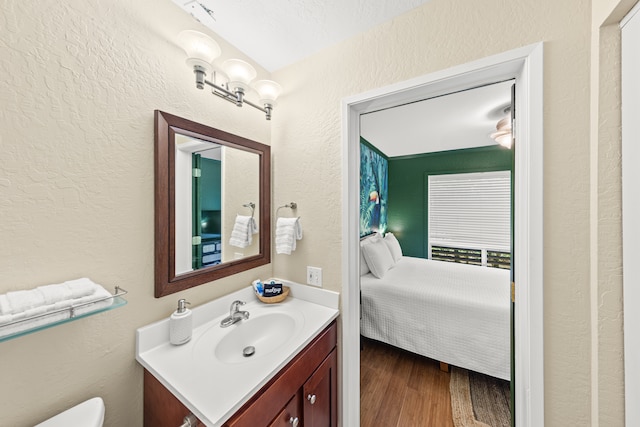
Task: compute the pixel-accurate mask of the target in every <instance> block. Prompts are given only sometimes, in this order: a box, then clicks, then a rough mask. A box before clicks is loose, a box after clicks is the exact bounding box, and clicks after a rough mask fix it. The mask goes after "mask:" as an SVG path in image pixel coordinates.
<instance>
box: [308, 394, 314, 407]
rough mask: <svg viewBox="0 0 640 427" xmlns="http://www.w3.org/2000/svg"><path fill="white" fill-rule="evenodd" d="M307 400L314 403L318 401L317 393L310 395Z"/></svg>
mask: <svg viewBox="0 0 640 427" xmlns="http://www.w3.org/2000/svg"><path fill="white" fill-rule="evenodd" d="M307 400H308V401H309V402H311V404H312V405H313V404H314V403H316V395H315V394H310V395H308V396H307Z"/></svg>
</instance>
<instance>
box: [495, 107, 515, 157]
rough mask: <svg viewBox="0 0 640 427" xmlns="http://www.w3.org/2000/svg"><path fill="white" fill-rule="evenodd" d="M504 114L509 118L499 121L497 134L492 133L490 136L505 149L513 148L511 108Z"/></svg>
mask: <svg viewBox="0 0 640 427" xmlns="http://www.w3.org/2000/svg"><path fill="white" fill-rule="evenodd" d="M504 112H505V114H507V116H506V117H504V118H502V119H500V120H499V121H498V123H497V124H496V132H494V133H492V134H491V135H490V136H491V138H493V139H494V140H495V141H496V142H497V143H498V144H500V145H502V146H503V147H506V148H511V143H512V141H513V136H512V134H511V114H509V113H510V112H511V107H507V108H505V110H504Z"/></svg>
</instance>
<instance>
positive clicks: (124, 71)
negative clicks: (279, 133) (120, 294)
mask: <svg viewBox="0 0 640 427" xmlns="http://www.w3.org/2000/svg"><path fill="white" fill-rule="evenodd" d="M184 29H199V30H201V31H202V30H205V29H204V28H202V27H201V26H200V25H199V24H198V23H197V22H195V21H193V20H192V19H191V18H190V17H189V16H187V15H185V14H184V13H183V12H182V11H181V10H180V9H179V8H178V6H176V5H174V4H173V3H172V2H170V1H156V0H140V1H135V2H132V1H129V0H109V1H108V2H105V1H100V0H89V1H68V2H59V1H54V0H44V1H38V2H34V1H20V0H6V1H3V2H2V7H1V8H0V75H1V76H2V77H1V78H0V151H1V152H2V160H1V161H0V218H1V221H0V241H1V242H2V243H1V244H0V293H5V292H8V291H12V290H18V289H28V288H33V287H35V286H38V285H43V284H47V283H60V282H61V281H63V280H68V279H72V278H77V277H82V276H87V277H90V278H92V279H93V280H95V281H96V282H98V283H102V284H104V285H105V286H107V287H108V288H109V289H110V290H113V287H114V286H115V285H119V286H121V287H123V288H124V289H127V290H128V291H129V294H128V295H127V296H126V298H127V300H128V301H129V304H128V305H126V306H125V307H123V308H119V309H117V310H113V311H110V312H107V313H103V314H100V315H96V316H92V317H89V318H86V319H82V320H78V321H76V322H72V323H69V324H65V325H62V326H57V327H55V328H51V329H48V330H46V331H41V332H37V333H34V334H31V335H28V336H25V337H21V338H18V339H14V340H11V341H7V342H2V343H0V378H2V380H0V383H1V384H2V386H1V387H0V425H3V426H16V427H24V426H33V425H35V424H37V423H38V422H40V421H42V420H43V419H45V418H47V417H50V416H52V415H54V414H55V413H56V412H59V411H62V410H63V409H65V408H68V407H70V406H73V405H74V404H76V403H78V402H80V401H82V400H85V399H88V398H90V397H92V396H96V395H97V396H102V397H103V398H104V400H105V404H106V420H105V425H106V426H107V427H115V426H118V427H120V426H131V427H137V426H141V425H142V369H141V368H140V366H139V365H138V364H137V363H136V362H135V360H134V343H135V329H136V328H138V327H140V326H143V325H146V324H148V323H151V322H153V321H156V320H159V319H161V318H165V317H167V316H169V315H170V314H171V312H173V311H174V310H175V307H176V305H177V300H178V299H179V298H186V299H187V300H188V301H190V302H191V303H192V304H193V305H194V306H197V305H199V304H202V303H203V302H206V301H210V300H211V299H213V298H216V297H218V296H221V295H225V294H228V293H230V292H232V291H235V290H237V289H240V288H241V287H244V286H248V285H249V284H250V283H251V281H252V280H254V279H256V278H257V277H269V276H271V274H272V269H271V265H266V266H263V267H260V268H256V269H254V270H252V271H249V272H246V273H243V274H240V275H236V276H233V277H229V278H225V279H223V280H219V281H217V282H215V283H214V284H210V285H205V286H200V287H198V288H195V289H192V290H188V291H184V292H180V293H178V294H173V295H171V296H168V297H165V298H161V299H156V298H154V297H153V259H154V257H153V249H154V234H153V218H154V216H153V215H154V214H153V210H154V200H153V193H154V192H153V187H154V185H153V183H154V170H153V148H154V127H153V112H154V110H155V109H159V110H162V111H166V112H168V113H172V114H176V115H179V116H183V117H186V118H188V119H190V120H195V121H198V122H201V123H204V124H207V125H209V126H213V127H217V128H220V129H223V130H225V131H227V132H231V133H235V134H239V135H241V136H244V137H247V138H250V139H253V140H256V141H260V142H263V143H266V144H270V124H269V122H267V121H266V120H265V119H264V114H263V113H261V112H259V111H257V110H254V109H252V108H243V109H239V108H237V107H236V106H235V105H233V104H231V103H227V102H222V101H221V100H220V99H218V98H217V97H215V96H213V95H211V93H209V91H206V90H205V91H199V90H197V89H196V87H195V82H194V76H193V71H192V70H189V69H188V68H187V66H186V65H185V63H184V61H185V53H184V51H183V50H182V49H181V48H180V47H179V46H178V45H177V43H176V36H177V34H178V33H179V32H180V31H182V30H184ZM205 31H206V30H205ZM217 41H218V43H219V44H220V45H221V47H222V50H223V57H222V58H220V61H224V60H225V59H228V58H229V57H239V58H242V59H245V60H248V58H246V57H245V56H244V55H243V54H242V53H241V52H239V51H238V50H237V49H235V48H233V47H232V46H230V45H229V44H228V43H226V42H225V41H224V40H222V39H220V38H217ZM256 68H257V69H258V72H259V78H269V77H270V76H269V75H268V73H266V72H265V71H264V70H262V69H260V67H257V66H256Z"/></svg>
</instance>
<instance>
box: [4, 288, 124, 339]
mask: <svg viewBox="0 0 640 427" xmlns="http://www.w3.org/2000/svg"><path fill="white" fill-rule="evenodd" d="M87 280H88V279H87ZM92 283H93V282H92ZM34 291H35V290H34ZM2 296H3V295H0V297H2ZM99 300H100V301H99ZM81 304H86V305H81ZM111 304H113V296H112V295H111V294H110V293H109V291H107V290H106V289H104V288H103V287H102V286H100V285H97V284H95V283H94V284H93V287H92V293H91V294H90V295H86V296H83V297H80V298H73V299H66V300H64V301H58V302H56V303H55V304H48V305H43V306H39V307H35V308H31V309H28V310H25V311H22V312H20V313H16V314H11V315H3V316H0V338H2V337H6V336H9V335H14V334H18V333H20V332H24V331H27V330H29V329H33V328H37V327H40V326H43V325H47V324H50V323H54V322H58V321H60V320H64V319H68V318H69V315H70V311H68V310H65V311H62V312H56V311H55V310H60V309H63V308H65V309H66V308H69V307H71V306H74V307H77V308H76V309H75V311H74V312H75V315H76V316H79V315H82V314H86V313H90V312H92V311H96V310H99V309H101V308H105V307H108V306H110V305H111ZM29 316H40V317H35V318H33V319H31V318H29ZM18 321H19V323H13V324H10V325H7V323H10V322H18Z"/></svg>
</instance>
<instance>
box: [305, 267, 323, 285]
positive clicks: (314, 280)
mask: <svg viewBox="0 0 640 427" xmlns="http://www.w3.org/2000/svg"><path fill="white" fill-rule="evenodd" d="M307 285H312V286H318V287H320V288H321V287H322V269H321V268H320V267H310V266H307Z"/></svg>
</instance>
